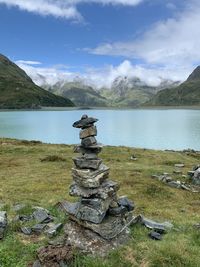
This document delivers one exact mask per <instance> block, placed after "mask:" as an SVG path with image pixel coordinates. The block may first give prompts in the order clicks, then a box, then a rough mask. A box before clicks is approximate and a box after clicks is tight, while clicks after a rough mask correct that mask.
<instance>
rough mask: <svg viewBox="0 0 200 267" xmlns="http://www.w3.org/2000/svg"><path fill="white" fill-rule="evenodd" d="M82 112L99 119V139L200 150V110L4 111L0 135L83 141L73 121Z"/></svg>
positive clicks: (1, 118)
mask: <svg viewBox="0 0 200 267" xmlns="http://www.w3.org/2000/svg"><path fill="white" fill-rule="evenodd" d="M82 114H88V115H90V116H93V117H96V118H98V119H99V122H98V123H97V126H98V138H97V139H98V141H99V142H101V143H103V144H105V145H123V146H131V147H138V148H153V149H174V150H182V149H187V148H191V149H195V150H200V110H192V109H158V110H155V109H143V110H142V109H137V110H64V111H5V112H4V111H2V112H0V137H10V138H17V139H26V140H39V141H42V142H47V143H58V144H60V143H64V144H76V143H79V137H78V133H79V130H78V129H74V128H73V127H72V123H73V122H74V121H76V120H79V119H80V117H81V116H82Z"/></svg>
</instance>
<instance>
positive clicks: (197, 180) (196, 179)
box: [192, 168, 200, 185]
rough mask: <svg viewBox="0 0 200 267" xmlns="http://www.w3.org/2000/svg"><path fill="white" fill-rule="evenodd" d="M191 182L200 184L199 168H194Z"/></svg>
mask: <svg viewBox="0 0 200 267" xmlns="http://www.w3.org/2000/svg"><path fill="white" fill-rule="evenodd" d="M192 183H193V184H195V185H200V168H198V169H196V170H195V172H194V175H193V177H192Z"/></svg>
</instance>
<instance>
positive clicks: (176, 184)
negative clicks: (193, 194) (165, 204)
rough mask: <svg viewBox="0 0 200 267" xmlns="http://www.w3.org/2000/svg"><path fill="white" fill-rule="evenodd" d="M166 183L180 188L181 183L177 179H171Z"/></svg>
mask: <svg viewBox="0 0 200 267" xmlns="http://www.w3.org/2000/svg"><path fill="white" fill-rule="evenodd" d="M167 184H168V185H169V186H171V187H174V188H181V183H180V182H179V181H171V182H169V183H167Z"/></svg>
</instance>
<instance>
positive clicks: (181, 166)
mask: <svg viewBox="0 0 200 267" xmlns="http://www.w3.org/2000/svg"><path fill="white" fill-rule="evenodd" d="M174 167H176V168H184V167H185V164H183V163H177V164H174Z"/></svg>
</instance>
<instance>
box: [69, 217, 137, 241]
mask: <svg viewBox="0 0 200 267" xmlns="http://www.w3.org/2000/svg"><path fill="white" fill-rule="evenodd" d="M70 218H71V219H72V220H73V221H76V222H77V223H78V224H80V225H82V226H83V227H85V228H88V229H90V230H92V231H94V232H95V233H97V234H99V235H100V236H101V237H103V238H104V239H106V240H111V239H113V238H115V237H117V236H118V235H119V234H120V233H122V232H123V231H124V230H126V229H128V226H129V225H130V224H131V221H132V220H133V217H132V214H130V213H127V214H126V216H123V217H121V216H106V217H105V218H104V220H103V221H102V222H101V223H100V224H95V223H91V222H88V221H82V220H79V219H77V218H76V217H75V216H73V215H71V216H70Z"/></svg>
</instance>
